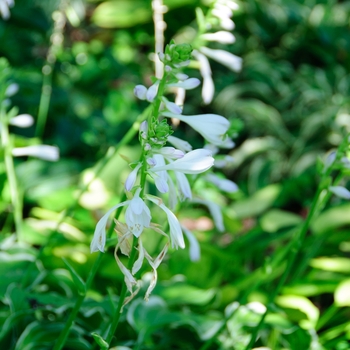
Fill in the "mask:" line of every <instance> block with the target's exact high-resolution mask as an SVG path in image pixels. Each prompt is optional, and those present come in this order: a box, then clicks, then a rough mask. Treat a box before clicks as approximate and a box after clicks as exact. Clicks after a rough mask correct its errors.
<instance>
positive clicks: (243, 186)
mask: <svg viewBox="0 0 350 350" xmlns="http://www.w3.org/2000/svg"><path fill="white" fill-rule="evenodd" d="M164 3H165V4H166V5H167V6H168V8H169V11H168V12H167V13H166V14H165V21H166V22H167V25H168V26H167V30H166V33H165V35H166V42H168V41H170V39H171V38H173V37H174V36H175V37H178V40H181V38H182V36H181V33H182V32H183V31H184V28H185V27H186V28H188V26H190V27H191V26H192V27H195V26H196V24H195V8H196V7H201V8H203V10H204V11H206V9H207V5H206V1H200V0H167V1H166V0H164ZM239 6H240V7H239V10H238V11H235V13H234V18H233V19H234V21H235V24H236V28H235V30H234V34H235V36H236V43H235V44H234V45H229V46H225V45H223V44H213V46H212V47H213V48H215V47H216V48H220V49H225V50H228V51H230V52H233V53H234V54H236V55H238V56H240V57H242V58H243V69H242V71H241V72H240V73H233V72H231V71H228V70H227V68H225V67H224V66H222V65H219V64H215V63H214V62H213V63H212V70H213V77H214V81H215V85H216V94H215V98H214V101H213V103H212V104H211V105H210V106H205V105H203V103H202V101H201V99H200V97H199V95H200V92H199V91H198V90H194V91H191V93H190V94H188V96H187V107H186V108H187V110H185V114H191V113H194V112H196V113H198V112H203V113H205V112H214V113H218V114H222V115H224V116H226V117H227V118H228V119H230V120H231V121H232V122H233V123H234V124H235V125H236V128H237V129H239V133H238V136H237V138H236V140H235V142H236V145H237V146H236V148H235V149H234V150H233V151H232V152H231V153H230V154H231V155H232V156H233V157H234V162H233V164H232V166H231V167H227V168H225V169H224V172H225V174H226V175H227V177H228V178H230V179H232V180H234V181H235V182H236V183H237V184H238V186H239V188H240V191H239V192H237V193H234V194H231V195H229V196H227V195H226V194H224V193H223V192H221V191H220V190H219V189H217V188H214V187H212V188H205V190H206V191H208V193H209V195H210V196H211V197H212V198H214V199H215V201H216V202H217V203H219V204H220V205H221V206H222V208H223V212H224V221H225V226H226V231H225V232H224V233H219V232H218V231H217V230H216V229H215V227H214V225H213V224H212V222H211V219H209V217H210V216H208V213H207V212H206V209H205V207H202V206H197V207H196V206H189V207H187V208H185V209H184V210H182V211H181V220H182V221H183V222H184V223H186V224H187V225H189V226H190V228H191V229H192V230H193V231H194V233H195V234H196V236H197V238H198V240H199V242H200V246H201V254H202V256H201V260H200V261H198V262H191V261H190V259H189V255H188V251H187V250H184V251H173V252H171V254H168V257H167V258H166V260H165V261H164V262H163V263H162V264H161V266H160V267H159V269H158V279H159V280H158V281H159V282H158V285H157V287H156V289H155V290H154V292H153V296H152V297H151V299H150V301H149V302H148V303H145V302H144V301H143V299H142V296H140V297H138V298H136V299H135V300H133V301H132V303H131V304H130V305H129V306H128V307H126V309H125V312H124V314H123V316H122V319H121V323H120V325H119V328H118V330H117V335H118V338H117V340H115V342H114V343H113V345H114V346H117V345H118V346H120V348H119V349H125V348H122V346H125V347H130V348H134V349H244V348H245V347H246V345H247V344H248V342H249V340H250V338H251V336H252V333H253V330H254V328H255V327H256V326H257V323H258V322H259V319H260V318H261V314H262V313H263V312H264V308H265V306H264V305H267V304H268V302H269V296H270V295H271V293H273V291H274V290H275V288H276V286H277V285H278V283H279V280H280V277H281V275H282V273H283V271H284V269H285V267H286V261H287V259H286V258H285V256H284V252H285V251H286V247H288V245H289V242H291V240H292V237H293V236H294V234H295V232H296V230H297V229H298V227H299V225H300V224H301V223H302V222H303V220H304V219H305V217H306V216H307V213H308V210H309V208H310V205H311V203H312V201H313V198H314V195H315V193H316V191H317V187H318V183H319V180H320V173H321V170H322V164H323V162H324V160H325V159H326V154H327V153H329V152H330V151H331V150H334V149H336V148H337V147H338V145H339V144H340V143H341V142H342V139H343V137H344V130H346V131H347V132H350V115H349V107H350V99H349V95H350V94H349V93H350V91H349V89H350V75H349V68H350V57H349V52H350V30H349V23H350V22H349V20H350V6H349V3H348V2H342V1H335V0H334V1H332V0H329V1H313V0H308V1H301V0H300V1H297V0H283V1H280V0H270V1H258V0H247V1H244V2H239ZM58 10H60V11H61V12H57V11H58ZM59 13H61V14H62V13H64V14H65V16H66V17H65V16H64V17H63V19H61V20H62V21H63V24H62V25H63V36H58V37H57V38H56V41H54V43H52V37H51V35H52V33H53V32H54V31H55V30H56V31H57V30H58V29H59V28H57V27H56V28H55V27H54V23H55V21H54V20H56V25H57V23H59V20H60V19H59V18H58V19H57V17H55V16H59ZM65 19H66V22H65ZM58 33H59V31H58ZM50 38H51V39H50ZM153 47H154V37H153V23H152V9H151V4H150V1H149V0H115V1H97V0H87V1H83V0H71V1H63V0H62V1H58V0H57V1H55V0H50V1H41V0H30V1H27V0H16V4H15V6H14V7H13V8H12V9H11V18H10V19H9V20H8V21H4V20H0V56H1V57H4V58H6V60H7V61H8V63H9V65H10V66H11V72H10V73H9V79H10V81H12V82H15V83H17V84H18V85H19V92H18V93H17V94H15V95H14V96H13V97H11V101H12V105H14V106H18V111H19V113H29V114H31V115H33V116H34V117H35V118H36V124H35V125H34V126H32V127H30V128H26V129H19V128H16V127H11V130H10V131H11V135H12V141H13V142H14V145H16V146H21V145H29V144H35V143H38V142H39V141H40V140H42V141H43V143H45V144H50V145H56V146H58V147H59V149H60V159H59V161H57V162H47V161H44V160H39V159H35V158H28V159H25V158H16V159H15V169H16V175H17V179H18V191H19V196H20V198H21V200H23V225H22V227H21V232H17V236H18V240H17V239H16V236H15V235H14V230H15V229H14V220H15V218H14V212H13V207H12V205H11V196H10V190H9V182H8V178H7V175H6V170H5V166H4V165H3V162H1V164H0V192H1V198H0V227H1V236H0V239H1V242H0V244H1V251H0V275H1V279H0V301H1V302H0V320H1V321H0V322H1V323H2V327H1V330H0V347H1V348H2V349H18V350H23V349H40V350H41V349H52V348H53V343H54V341H55V340H56V339H57V337H58V336H59V334H60V332H61V331H62V329H63V327H64V324H65V323H66V321H67V318H68V317H69V315H70V311H71V309H72V307H73V305H74V303H75V300H76V299H77V298H79V295H80V294H79V293H83V294H84V291H83V292H82V291H81V290H79V289H78V288H77V285H79V283H78V284H77V281H75V280H74V278H72V276H71V274H70V271H69V268H68V267H67V264H66V263H65V262H64V260H63V258H65V259H66V260H65V261H66V262H68V265H69V266H72V267H73V268H74V270H75V271H76V272H77V273H78V274H79V276H81V278H82V279H83V280H86V279H87V277H88V275H89V273H90V270H91V268H92V266H93V263H94V261H95V259H96V258H97V254H90V252H89V244H90V241H91V238H92V233H93V231H94V227H95V225H96V222H97V220H98V218H99V217H100V216H101V214H102V213H104V212H105V208H108V207H110V206H111V205H112V204H115V203H118V201H120V195H121V193H122V191H123V187H122V182H123V181H124V179H125V177H126V175H127V174H128V166H127V162H125V160H124V159H123V157H128V158H130V159H133V158H134V156H135V155H136V154H138V151H139V150H138V147H139V146H138V143H137V140H136V139H135V140H134V141H132V142H131V144H130V145H128V146H124V147H123V148H122V149H120V150H119V151H118V152H117V153H113V150H114V149H113V147H114V146H115V145H116V144H117V143H118V141H119V140H120V139H121V138H122V137H123V136H124V134H125V133H126V132H127V131H128V130H129V128H130V127H131V125H132V123H133V122H134V121H135V119H136V118H137V116H138V115H139V114H140V113H141V112H142V110H143V108H144V105H143V104H142V103H140V102H138V101H137V100H136V98H135V97H134V95H133V88H134V86H135V85H136V84H139V83H143V84H145V85H149V84H150V77H151V76H152V75H153V74H154V73H153V63H152V62H151V61H150V59H149V54H150V53H151V52H152V51H153ZM50 53H51V54H52V55H53V57H55V60H50ZM48 58H49V59H48ZM2 62H3V65H5V63H4V62H5V61H4V60H3V61H2ZM43 67H44V68H43ZM4 70H5V69H4ZM4 70H3V71H2V73H1V72H0V74H4ZM51 71H52V74H51V73H50V72H51ZM189 71H190V73H191V75H192V76H197V77H198V78H200V75H199V73H198V71H197V70H195V69H193V68H189ZM43 80H44V87H43ZM50 85H51V86H52V90H51V88H50ZM0 88H1V86H0ZM42 89H43V90H42ZM42 91H43V93H42ZM51 92H52V95H51V101H50V104H49V106H48V118H47V121H46V122H45V118H43V119H41V120H40V114H41V113H42V114H43V115H45V112H43V110H42V111H40V110H39V105H40V106H41V108H44V109H45V96H46V98H47V100H48V96H50V93H51ZM43 96H44V97H43ZM43 98H44V101H43V100H42V101H41V99H43ZM40 101H41V102H40ZM38 115H39V117H38ZM179 131H180V132H181V133H182V134H183V137H185V138H187V139H191V140H194V141H193V142H194V143H197V144H199V145H200V144H201V142H202V141H201V140H200V139H199V138H198V139H195V138H196V137H197V136H196V134H195V133H193V132H192V131H190V130H187V129H186V128H185V127H183V126H182V125H180V127H179ZM107 152H109V153H108V154H111V156H110V157H109V158H108V160H109V162H108V164H107V165H106V166H105V167H104V168H103V170H102V171H100V170H99V169H100V167H101V165H103V161H102V163H101V161H100V160H101V159H102V158H103V157H104V156H105V154H106V153H107ZM120 155H122V156H123V157H121V156H120ZM0 156H1V157H3V156H4V150H2V151H1V154H0ZM338 172H339V171H338ZM349 172H350V170H349V169H348V170H345V175H346V174H347V175H348V174H349ZM96 173H97V179H96V180H94V181H93V182H92V183H91V182H90V183H89V180H90V179H91V178H92V176H93V174H96ZM343 173H344V171H343ZM342 184H343V185H344V186H345V187H346V185H347V184H348V185H349V183H346V182H343V183H342ZM198 186H199V188H198V189H199V190H202V188H201V184H200V183H199V184H198ZM347 187H348V188H349V186H347ZM81 189H85V191H84V192H81ZM78 196H79V197H78ZM77 197H78V201H77ZM322 209H323V210H322V212H320V213H319V215H318V216H317V218H316V219H315V220H313V221H312V223H311V226H310V229H309V230H308V232H307V235H306V238H305V240H304V242H303V245H302V247H301V248H300V250H299V253H298V255H297V258H296V261H295V263H294V264H293V266H292V269H291V273H290V275H289V278H288V279H287V281H286V283H285V284H284V286H283V288H282V290H281V293H280V294H279V295H278V296H277V298H276V299H275V300H274V303H273V304H272V305H270V312H269V314H268V315H267V317H266V318H265V321H264V323H263V325H262V326H261V327H260V330H259V339H258V340H257V342H256V343H255V347H257V348H259V347H261V346H265V347H268V348H270V349H295V350H300V349H336V350H343V349H344V350H345V349H349V348H350V345H349V340H350V326H349V317H350V309H349V306H350V297H349V296H350V256H349V252H350V238H349V237H350V236H349V233H350V231H349V227H350V226H349V224H350V216H349V212H350V204H349V203H346V202H345V201H344V200H342V199H339V198H336V197H332V198H330V200H329V202H327V203H325V205H324V206H323V208H322ZM147 244H148V249H149V251H152V249H153V251H156V250H157V245H158V242H157V241H156V240H155V241H149V242H147ZM146 272H147V269H145V270H144V271H142V274H144V277H143V278H144V279H146V280H147V278H148V275H147V273H146ZM122 283H123V275H122V274H121V273H120V271H119V270H118V268H117V266H116V264H115V261H114V258H113V254H112V250H110V251H109V252H108V253H106V254H104V256H103V258H102V262H101V265H100V267H99V270H98V272H97V275H96V277H95V278H94V280H93V281H92V285H91V288H90V289H89V290H88V291H87V296H86V298H85V299H84V301H83V304H82V307H81V309H80V311H79V313H78V315H77V318H76V321H75V323H74V326H73V327H72V330H71V333H70V334H69V337H68V340H67V343H66V346H65V347H64V349H74V350H77V349H93V348H96V347H97V346H96V345H94V344H95V343H94V339H93V337H92V335H91V333H93V332H96V333H98V334H104V333H105V332H106V330H107V328H108V326H109V323H110V318H111V315H112V314H113V310H114V308H115V305H116V302H117V300H118V295H119V292H120V288H121V285H122ZM233 310H236V311H235V313H234V314H233V316H231V315H232V312H233Z"/></svg>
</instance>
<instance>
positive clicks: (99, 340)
mask: <svg viewBox="0 0 350 350" xmlns="http://www.w3.org/2000/svg"><path fill="white" fill-rule="evenodd" d="M91 335H92V336H93V337H94V339H95V341H96V343H97V344H98V346H100V348H101V349H103V350H105V349H108V348H109V344H108V343H107V342H106V341H105V340H104V339H103V338H102V337H101V336H100V335H99V334H97V333H91Z"/></svg>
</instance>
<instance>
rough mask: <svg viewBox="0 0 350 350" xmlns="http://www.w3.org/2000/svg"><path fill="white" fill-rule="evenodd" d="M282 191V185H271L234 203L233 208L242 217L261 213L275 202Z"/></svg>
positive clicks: (237, 215)
mask: <svg viewBox="0 0 350 350" xmlns="http://www.w3.org/2000/svg"><path fill="white" fill-rule="evenodd" d="M281 191H282V186H281V185H279V184H274V185H269V186H267V187H265V188H263V189H262V190H260V191H258V192H256V193H255V194H253V195H252V196H250V197H248V198H246V199H242V200H240V201H238V202H236V203H234V204H233V205H232V207H231V208H232V209H233V212H234V214H235V216H236V217H238V218H241V219H242V218H248V217H253V216H257V215H260V214H262V213H263V212H264V211H265V210H267V209H268V208H270V207H271V206H272V205H273V204H274V202H275V201H276V199H277V197H278V196H279V194H280V193H281Z"/></svg>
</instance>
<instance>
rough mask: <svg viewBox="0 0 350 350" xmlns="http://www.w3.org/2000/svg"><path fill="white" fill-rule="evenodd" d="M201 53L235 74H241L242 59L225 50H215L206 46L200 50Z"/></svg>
mask: <svg viewBox="0 0 350 350" xmlns="http://www.w3.org/2000/svg"><path fill="white" fill-rule="evenodd" d="M200 51H201V52H202V53H204V54H205V55H206V56H208V57H210V58H212V59H213V60H215V61H217V62H219V63H221V64H222V65H224V66H226V67H227V68H229V69H231V70H232V71H234V72H239V71H240V70H241V69H242V58H241V57H238V56H236V55H234V54H232V53H230V52H227V51H224V50H213V49H209V48H207V47H204V46H203V47H201V48H200Z"/></svg>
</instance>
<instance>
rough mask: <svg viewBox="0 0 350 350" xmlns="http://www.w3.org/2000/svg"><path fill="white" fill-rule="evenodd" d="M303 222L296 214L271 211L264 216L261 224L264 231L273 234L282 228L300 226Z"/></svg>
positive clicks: (276, 210) (277, 210)
mask: <svg viewBox="0 0 350 350" xmlns="http://www.w3.org/2000/svg"><path fill="white" fill-rule="evenodd" d="M302 221H303V219H302V218H301V217H300V216H299V215H296V214H294V213H290V212H287V211H284V210H279V209H271V210H270V211H268V212H267V213H266V214H264V215H263V217H262V218H261V220H260V224H261V227H262V228H263V230H264V231H266V232H270V233H273V232H276V231H278V230H280V229H281V228H285V227H288V226H295V225H298V224H299V223H301V222H302Z"/></svg>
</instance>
